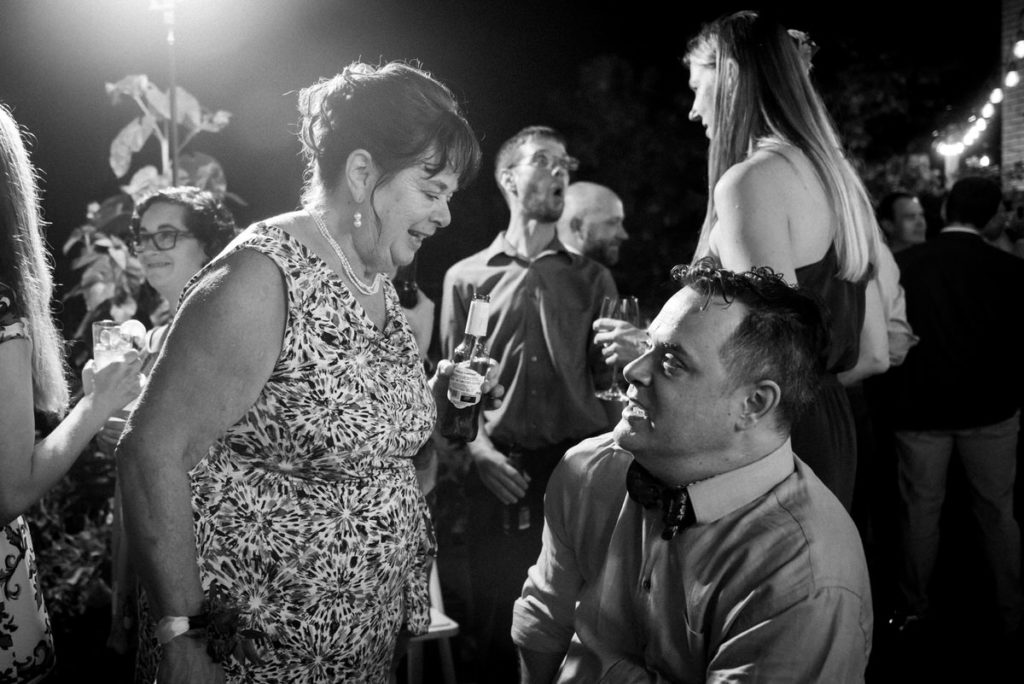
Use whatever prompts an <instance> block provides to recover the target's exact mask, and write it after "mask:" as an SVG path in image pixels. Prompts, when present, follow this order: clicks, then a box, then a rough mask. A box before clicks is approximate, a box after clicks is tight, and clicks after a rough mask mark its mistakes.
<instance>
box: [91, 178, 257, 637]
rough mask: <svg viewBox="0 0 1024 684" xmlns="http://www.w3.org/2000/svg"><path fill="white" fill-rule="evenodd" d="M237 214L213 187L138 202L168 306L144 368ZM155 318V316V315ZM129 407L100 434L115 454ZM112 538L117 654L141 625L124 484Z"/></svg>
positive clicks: (136, 234)
mask: <svg viewBox="0 0 1024 684" xmlns="http://www.w3.org/2000/svg"><path fill="white" fill-rule="evenodd" d="M237 232H238V231H237V229H236V226H235V220H234V217H233V216H232V215H231V212H230V211H229V210H228V209H227V207H225V206H224V204H223V203H222V202H221V201H220V200H219V199H218V198H217V197H216V196H215V195H214V194H213V193H211V192H208V191H205V190H201V189H199V188H196V187H190V186H182V187H175V188H168V189H165V190H160V191H159V192H156V193H154V194H153V195H150V196H149V197H147V198H146V199H145V200H143V201H142V202H140V203H139V204H138V206H136V207H135V211H134V214H133V216H132V220H131V237H130V239H131V246H132V249H133V251H134V252H135V255H136V257H137V258H138V260H139V262H140V264H141V265H142V272H143V276H144V277H145V282H146V285H147V286H149V287H151V288H153V290H155V291H156V293H157V294H158V295H159V296H160V299H161V300H162V303H163V304H164V305H165V306H166V309H164V315H163V317H162V318H161V323H159V324H158V325H156V326H154V327H153V328H152V329H151V330H149V331H148V332H147V333H146V338H145V345H144V347H143V357H142V358H143V367H142V372H143V373H144V374H147V375H148V374H149V372H150V370H151V369H152V367H153V363H154V362H155V361H156V358H157V355H158V353H159V351H160V348H161V347H162V345H163V342H164V338H165V337H166V334H167V330H168V328H169V327H170V321H171V319H172V318H173V317H174V314H175V312H176V311H177V310H178V300H179V299H180V298H181V293H182V291H183V290H184V289H185V285H186V283H188V281H189V280H190V279H191V278H192V277H193V276H194V275H195V274H196V273H198V272H199V269H201V268H202V267H203V266H204V265H206V264H207V263H208V262H209V261H210V259H212V258H213V257H215V256H217V254H219V253H220V251H221V250H222V249H224V248H225V247H226V246H227V245H228V243H229V242H231V239H232V238H233V237H234V236H235V235H236V234H237ZM154 318H155V317H154ZM127 413H128V411H127V410H124V411H120V412H119V413H118V414H116V415H114V416H112V417H111V418H110V419H109V420H107V422H106V425H104V426H103V429H102V430H101V431H100V434H99V435H97V442H98V444H99V446H100V449H101V450H102V451H104V452H105V453H107V454H109V455H113V453H114V447H116V446H117V440H118V439H119V438H120V437H121V433H122V431H123V430H124V424H125V420H126V419H127V417H128V416H127ZM114 498H115V506H114V524H113V539H112V544H111V546H112V549H111V551H112V556H113V558H112V562H111V565H112V586H111V589H112V594H113V596H112V601H111V610H112V619H111V628H110V632H111V633H110V638H109V640H108V644H109V645H110V646H111V648H113V649H114V650H115V651H117V652H118V653H122V654H123V653H125V652H126V651H129V650H132V649H131V641H132V639H133V638H134V627H135V624H136V614H135V595H136V591H137V583H136V581H135V575H134V573H133V572H131V569H130V565H129V562H128V554H127V549H126V548H125V544H124V539H123V530H124V528H123V525H122V524H121V486H120V481H119V482H118V483H117V486H116V488H115V492H114Z"/></svg>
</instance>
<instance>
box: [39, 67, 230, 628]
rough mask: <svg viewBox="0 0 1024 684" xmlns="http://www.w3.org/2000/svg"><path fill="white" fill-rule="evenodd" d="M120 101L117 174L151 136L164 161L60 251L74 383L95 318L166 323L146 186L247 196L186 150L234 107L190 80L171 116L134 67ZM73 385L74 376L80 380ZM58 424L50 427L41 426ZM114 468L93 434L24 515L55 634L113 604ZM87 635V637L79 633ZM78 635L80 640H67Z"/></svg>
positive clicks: (94, 212) (137, 176)
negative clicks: (143, 205) (131, 113)
mask: <svg viewBox="0 0 1024 684" xmlns="http://www.w3.org/2000/svg"><path fill="white" fill-rule="evenodd" d="M106 90H107V94H108V95H110V98H111V102H112V103H113V104H114V105H117V104H120V103H122V102H132V103H134V104H135V105H136V106H137V107H138V108H139V110H140V113H139V115H138V116H137V117H135V118H133V119H132V120H131V121H130V122H129V123H128V124H127V125H125V126H124V128H122V129H121V131H120V132H119V133H118V134H117V136H116V137H115V138H114V140H113V141H112V142H111V145H110V159H109V161H110V168H111V170H112V171H113V173H114V175H115V176H116V177H117V178H118V179H121V178H125V177H126V176H128V174H129V172H131V170H132V165H133V162H134V161H135V160H136V155H138V154H139V153H140V152H142V151H143V150H144V148H145V147H146V145H147V143H149V142H150V141H153V140H155V141H156V142H157V144H158V146H159V164H158V165H154V164H146V165H143V166H141V167H140V168H138V169H136V170H135V171H134V173H132V175H131V177H130V178H129V179H128V181H127V183H126V184H125V185H122V186H121V192H119V193H117V194H115V195H113V196H111V197H108V198H107V199H105V200H103V201H102V202H93V203H90V205H89V206H88V208H87V211H86V220H85V223H84V224H82V225H81V226H79V227H77V228H75V229H74V230H72V231H71V234H70V236H69V237H68V240H67V241H66V243H65V244H64V247H63V250H62V251H63V254H64V257H65V258H67V259H70V260H71V268H72V270H73V272H74V273H75V275H76V277H77V279H78V282H76V283H72V284H71V287H70V288H69V290H68V292H67V294H66V295H65V297H64V302H63V303H64V306H63V316H64V318H63V320H62V327H63V330H64V332H65V336H66V337H67V338H68V340H67V341H68V344H69V361H70V362H71V363H70V365H71V373H72V375H73V377H74V379H75V380H76V381H77V378H78V375H79V373H80V371H81V367H82V366H83V365H84V363H85V362H86V361H87V360H88V359H89V358H90V357H91V355H92V351H91V344H90V340H91V334H90V331H89V327H90V326H89V323H90V322H91V321H93V320H96V319H98V318H113V319H115V320H124V319H127V318H131V317H135V318H141V319H142V320H144V321H146V320H149V322H151V323H154V324H156V323H159V322H162V321H161V320H159V319H158V318H157V316H159V315H160V309H159V307H160V304H162V302H161V301H160V300H159V299H155V300H151V301H149V302H147V301H146V300H145V296H146V288H141V284H142V282H143V274H142V269H141V266H140V264H139V262H138V260H137V259H136V258H135V257H134V256H133V255H132V254H131V250H129V249H128V246H127V239H128V236H127V234H128V225H129V220H130V218H131V215H132V211H133V210H134V207H135V205H136V204H137V203H138V202H139V201H141V200H142V199H143V198H145V197H146V196H147V195H149V194H150V193H152V192H154V191H156V190H159V189H161V188H164V187H169V186H171V185H194V186H198V187H201V188H203V189H205V190H209V191H210V192H213V193H214V194H217V195H219V196H221V197H230V198H231V199H233V200H234V201H235V202H238V203H239V204H243V205H244V204H245V202H244V201H243V200H242V199H241V198H239V197H238V196H237V195H233V194H231V193H229V192H227V181H226V179H225V175H224V170H223V168H222V167H221V165H220V163H219V162H218V161H217V160H216V159H214V158H213V157H211V156H209V155H207V154H203V153H201V152H184V151H183V150H184V148H185V147H186V146H187V145H189V144H190V143H191V142H192V141H193V139H194V138H195V137H196V136H197V135H199V134H200V133H204V132H207V133H217V132H219V131H222V130H223V129H224V128H225V127H226V126H227V125H228V124H229V123H230V121H231V113H230V112H227V111H223V110H215V111H210V110H207V109H205V108H203V107H202V106H201V105H200V104H199V101H198V100H197V99H196V98H195V97H194V96H193V95H192V94H191V93H189V92H188V91H186V90H185V89H184V88H180V87H179V88H177V90H176V107H175V110H176V116H175V117H174V120H173V121H172V120H171V111H170V97H169V95H168V93H167V92H164V91H162V90H160V89H159V88H157V87H156V86H155V85H154V84H153V83H152V82H151V81H150V80H149V78H147V77H146V76H145V75H144V74H137V75H129V76H126V77H124V78H122V79H121V80H120V81H118V82H116V83H108V84H107V85H106ZM172 126H173V127H177V128H176V129H175V133H180V134H181V135H178V136H177V138H178V140H179V141H180V142H178V145H177V150H176V152H177V153H178V165H177V167H178V168H177V177H176V178H172V172H171V159H172V157H173V152H174V151H172V149H171V144H172V143H171V140H172V138H173V137H175V136H172V135H171V132H172ZM76 384H77V383H76ZM41 427H42V428H43V429H44V430H45V429H52V428H53V427H54V426H53V425H45V426H41ZM115 477H116V468H115V464H114V461H113V459H112V458H110V457H108V456H105V455H104V454H103V453H102V452H101V451H100V450H99V449H98V448H97V445H96V443H95V441H93V442H92V443H90V445H89V447H87V448H86V450H85V453H83V454H82V456H81V457H80V458H79V459H78V462H77V463H76V464H75V466H74V467H73V468H72V469H71V471H70V472H69V473H68V475H67V476H66V477H65V478H64V479H63V480H62V481H61V482H59V483H58V484H57V485H56V486H55V487H54V488H53V489H51V490H50V491H49V492H48V493H47V494H46V496H45V497H43V499H42V500H41V501H40V502H39V503H38V504H36V505H35V506H34V507H33V508H32V509H30V511H29V512H28V513H27V515H26V518H27V520H28V521H29V524H30V525H31V527H32V535H33V540H34V544H35V547H36V552H37V557H38V561H39V567H40V571H41V572H40V581H41V584H42V589H43V595H44V596H45V598H46V603H47V608H48V610H49V612H50V616H51V618H52V620H53V626H54V631H55V633H61V632H69V631H73V629H74V626H75V625H79V624H81V623H82V621H83V619H85V620H86V621H87V620H88V619H89V615H90V614H95V613H96V612H97V611H99V613H100V614H106V613H105V611H103V610H102V608H103V606H109V603H110V584H109V578H110V556H111V549H110V540H111V520H112V514H113V513H112V512H113V493H114V482H115ZM82 636H86V635H82ZM70 640H71V641H74V640H75V639H74V638H71V639H70Z"/></svg>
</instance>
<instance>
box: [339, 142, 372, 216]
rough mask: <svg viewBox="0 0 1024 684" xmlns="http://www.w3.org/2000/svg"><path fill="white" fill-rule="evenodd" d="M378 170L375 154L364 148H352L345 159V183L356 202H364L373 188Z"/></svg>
mask: <svg viewBox="0 0 1024 684" xmlns="http://www.w3.org/2000/svg"><path fill="white" fill-rule="evenodd" d="M376 172H377V169H376V166H375V165H374V163H373V155H371V154H370V153H369V152H367V151H366V150H363V149H359V150H352V152H351V153H350V154H349V155H348V159H347V160H346V161H345V183H346V184H347V185H348V190H349V192H350V193H351V194H352V199H353V200H354V201H355V203H356V204H362V203H363V201H364V200H366V197H367V195H369V193H370V191H371V190H372V189H373V179H374V176H375V174H376Z"/></svg>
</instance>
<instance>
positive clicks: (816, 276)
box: [792, 246, 868, 511]
mask: <svg viewBox="0 0 1024 684" xmlns="http://www.w3.org/2000/svg"><path fill="white" fill-rule="evenodd" d="M796 279H797V283H799V284H800V285H801V286H802V287H804V288H806V289H808V290H810V291H811V292H814V293H816V294H817V295H818V296H819V297H821V299H822V300H823V301H824V303H825V305H826V306H827V308H828V314H829V317H830V318H831V325H830V327H831V332H832V344H831V347H830V349H829V355H828V375H827V376H826V378H825V381H824V383H823V385H822V390H821V395H820V396H819V397H818V400H817V401H815V402H814V404H813V405H812V406H811V407H810V408H809V409H808V411H807V413H805V414H804V415H803V416H802V417H801V418H800V419H799V420H798V421H797V423H796V425H794V426H793V431H792V441H793V451H794V452H795V453H796V455H797V456H799V457H800V459H801V460H802V461H804V463H806V464H807V465H809V466H810V467H811V469H812V470H813V471H814V472H815V474H817V476H818V477H819V478H821V480H822V482H824V483H825V485H826V486H828V488H829V489H831V490H832V492H833V493H834V494H835V495H836V497H838V499H839V500H840V501H841V502H842V503H843V505H844V506H845V507H846V510H847V511H849V510H850V507H851V504H852V502H853V486H854V481H855V479H856V474H857V434H856V429H855V425H854V419H853V411H852V409H851V407H850V401H849V398H848V397H847V395H846V390H845V389H844V388H843V386H842V385H841V384H839V380H838V378H837V377H836V374H837V373H841V372H843V371H847V370H850V369H851V368H853V367H854V365H855V364H856V363H857V355H858V353H859V351H860V330H861V327H862V326H863V324H864V296H865V290H866V288H867V282H868V278H867V277H865V278H863V279H862V280H861V281H859V282H856V283H852V282H850V281H848V280H842V279H841V278H840V277H839V261H838V258H837V256H836V252H835V247H834V246H831V247H829V248H828V251H827V252H826V253H825V256H824V257H822V259H821V260H820V261H817V262H815V263H813V264H808V265H807V266H802V267H800V268H798V269H796Z"/></svg>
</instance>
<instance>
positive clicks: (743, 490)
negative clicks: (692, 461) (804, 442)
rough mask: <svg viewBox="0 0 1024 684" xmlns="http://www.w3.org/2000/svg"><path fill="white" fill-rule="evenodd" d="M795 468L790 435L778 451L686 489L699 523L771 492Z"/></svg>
mask: <svg viewBox="0 0 1024 684" xmlns="http://www.w3.org/2000/svg"><path fill="white" fill-rule="evenodd" d="M795 468H796V462H795V460H794V456H793V446H792V444H791V443H790V440H789V439H788V438H787V439H786V441H785V442H783V444H782V446H780V447H779V448H778V449H776V450H775V451H773V452H771V453H770V454H768V455H767V456H765V457H764V458H761V459H758V460H756V461H754V462H753V463H750V464H748V465H745V466H743V467H742V468H737V469H736V470H730V471H729V472H727V473H722V474H720V475H715V476H714V477H710V478H708V479H706V480H700V481H698V482H694V483H693V484H691V485H690V486H689V487H688V488H687V490H688V493H689V495H690V503H691V505H692V506H693V511H694V513H695V515H696V518H697V524H698V525H705V524H707V523H712V522H714V521H716V520H718V519H719V518H723V517H725V516H726V515H728V514H729V513H732V512H733V511H735V510H737V509H738V508H741V507H742V506H745V505H747V504H748V503H750V502H751V501H754V500H755V499H758V498H760V497H761V496H763V495H765V494H767V493H768V492H769V491H771V490H772V489H773V488H774V487H775V486H776V485H777V484H779V483H780V482H782V481H783V480H785V479H786V478H787V477H789V476H790V475H791V474H792V473H793V471H794V469H795Z"/></svg>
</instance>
